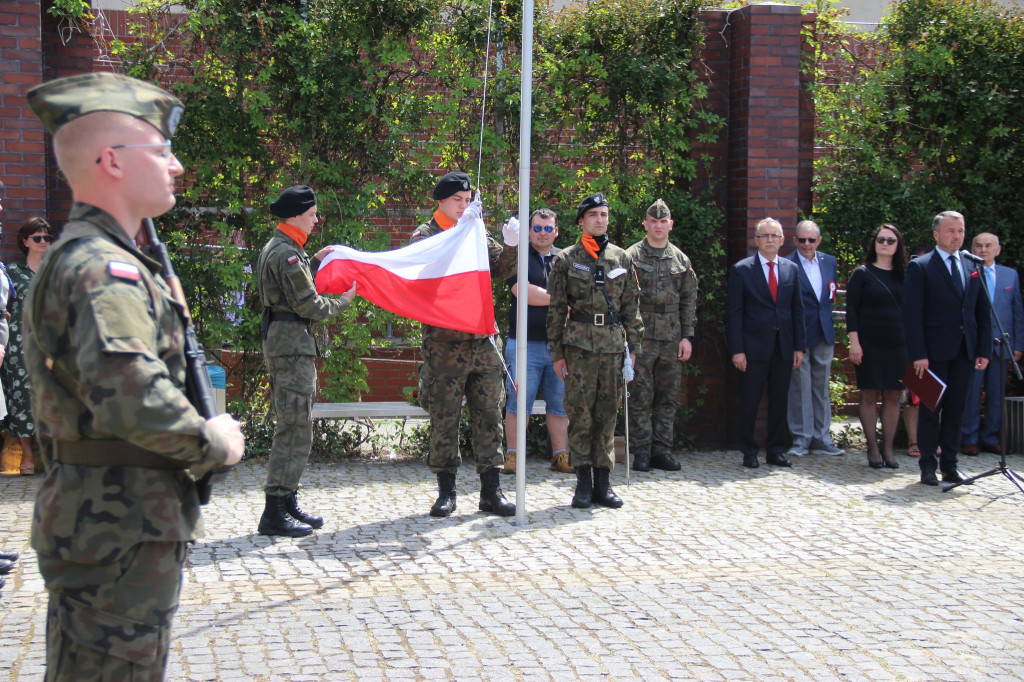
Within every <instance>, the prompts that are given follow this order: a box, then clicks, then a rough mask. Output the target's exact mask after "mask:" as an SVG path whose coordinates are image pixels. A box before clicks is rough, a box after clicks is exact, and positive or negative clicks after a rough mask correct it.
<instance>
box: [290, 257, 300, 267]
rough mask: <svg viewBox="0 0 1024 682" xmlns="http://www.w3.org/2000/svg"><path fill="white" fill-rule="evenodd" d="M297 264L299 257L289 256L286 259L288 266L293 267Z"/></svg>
mask: <svg viewBox="0 0 1024 682" xmlns="http://www.w3.org/2000/svg"><path fill="white" fill-rule="evenodd" d="M298 262H299V257H298V256H289V258H288V265H295V264H296V263H298Z"/></svg>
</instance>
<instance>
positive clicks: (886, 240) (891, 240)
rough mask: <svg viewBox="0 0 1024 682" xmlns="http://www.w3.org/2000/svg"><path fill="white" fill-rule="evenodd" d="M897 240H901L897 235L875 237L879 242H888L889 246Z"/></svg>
mask: <svg viewBox="0 0 1024 682" xmlns="http://www.w3.org/2000/svg"><path fill="white" fill-rule="evenodd" d="M897 241H899V240H897V239H896V237H875V242H876V243H878V244H888V245H889V246H892V245H893V244H895V243H896V242H897Z"/></svg>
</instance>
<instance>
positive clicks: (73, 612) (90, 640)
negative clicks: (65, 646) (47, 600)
mask: <svg viewBox="0 0 1024 682" xmlns="http://www.w3.org/2000/svg"><path fill="white" fill-rule="evenodd" d="M58 600H59V601H58V605H57V617H58V619H59V620H60V627H61V630H63V631H64V632H65V633H67V635H68V636H69V637H70V638H71V639H72V640H73V641H74V642H75V643H76V644H79V645H80V646H83V647H85V648H87V649H92V650H93V651H99V652H102V653H105V654H109V655H111V656H114V657H115V658H119V659H121V660H123V661H130V662H132V663H134V664H136V665H141V666H151V665H153V664H154V663H155V662H156V658H157V655H158V654H159V653H160V652H161V651H162V650H165V649H166V642H167V641H168V639H169V638H170V626H169V625H165V626H160V625H150V624H148V623H139V622H137V621H134V620H131V619H130V618H125V617H124V616H118V615H116V614H113V613H107V612H105V611H100V610H99V609H97V608H95V607H92V606H89V605H88V604H85V603H83V602H80V601H78V600H77V599H72V598H71V597H69V596H67V595H66V594H61V595H59V597H58Z"/></svg>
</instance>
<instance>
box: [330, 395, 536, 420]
mask: <svg viewBox="0 0 1024 682" xmlns="http://www.w3.org/2000/svg"><path fill="white" fill-rule="evenodd" d="M545 409H546V407H545V405H544V401H543V400H534V401H533V414H544V410H545ZM411 418H415V419H426V418H427V411H426V410H424V409H423V408H422V407H419V406H417V405H410V404H409V403H407V402H404V401H394V402H380V403H316V404H314V405H313V419H411Z"/></svg>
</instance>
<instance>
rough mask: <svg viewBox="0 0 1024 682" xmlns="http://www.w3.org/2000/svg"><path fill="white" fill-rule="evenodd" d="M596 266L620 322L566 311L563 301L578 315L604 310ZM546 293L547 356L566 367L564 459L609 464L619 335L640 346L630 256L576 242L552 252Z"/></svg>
mask: <svg viewBox="0 0 1024 682" xmlns="http://www.w3.org/2000/svg"><path fill="white" fill-rule="evenodd" d="M598 266H600V267H602V268H603V271H604V273H605V285H604V289H605V291H606V292H607V294H608V297H609V298H610V299H611V303H612V310H611V312H613V313H616V314H618V315H619V316H620V317H621V324H611V323H609V324H605V325H603V326H598V325H595V324H593V323H590V322H580V321H576V320H571V319H569V318H568V313H569V310H570V309H572V311H573V313H581V314H585V315H594V314H604V315H607V314H608V313H609V309H608V302H607V300H606V299H605V297H604V294H602V293H601V287H600V285H598V284H596V283H595V280H594V278H595V275H596V273H597V268H598ZM620 271H621V272H620ZM613 275H615V276H613ZM548 293H549V294H550V295H551V303H550V304H549V306H548V325H547V332H548V340H549V342H550V343H551V359H552V361H556V360H562V359H564V360H565V361H566V365H567V367H568V371H569V374H568V376H567V377H566V378H565V398H564V405H565V413H566V415H567V416H568V417H569V463H570V464H572V466H574V467H577V466H582V465H590V466H594V467H601V468H608V469H611V468H613V467H614V466H615V452H614V433H615V418H616V414H617V412H618V409H619V403H620V402H621V401H622V386H623V379H622V358H623V353H624V352H625V348H624V347H623V341H624V340H628V341H629V349H630V351H631V352H633V353H636V354H637V355H639V354H640V353H641V352H643V347H642V344H641V339H642V338H643V334H644V325H643V322H642V321H641V319H640V312H639V300H638V295H639V292H638V289H637V283H636V277H635V276H634V274H633V265H632V262H631V261H630V259H629V256H628V255H627V254H626V252H625V251H624V250H622V249H620V248H619V247H617V246H615V245H614V244H608V245H607V246H606V247H605V249H604V251H603V252H602V253H601V254H600V257H599V258H598V259H597V260H595V259H594V258H593V257H592V256H590V254H588V253H587V252H586V251H585V250H584V249H583V246H582V244H580V243H578V242H577V243H576V244H573V245H572V246H570V247H569V248H567V249H565V250H564V251H562V252H561V253H560V254H558V256H557V257H556V258H555V262H554V265H553V266H552V269H551V274H550V275H549V276H548Z"/></svg>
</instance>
